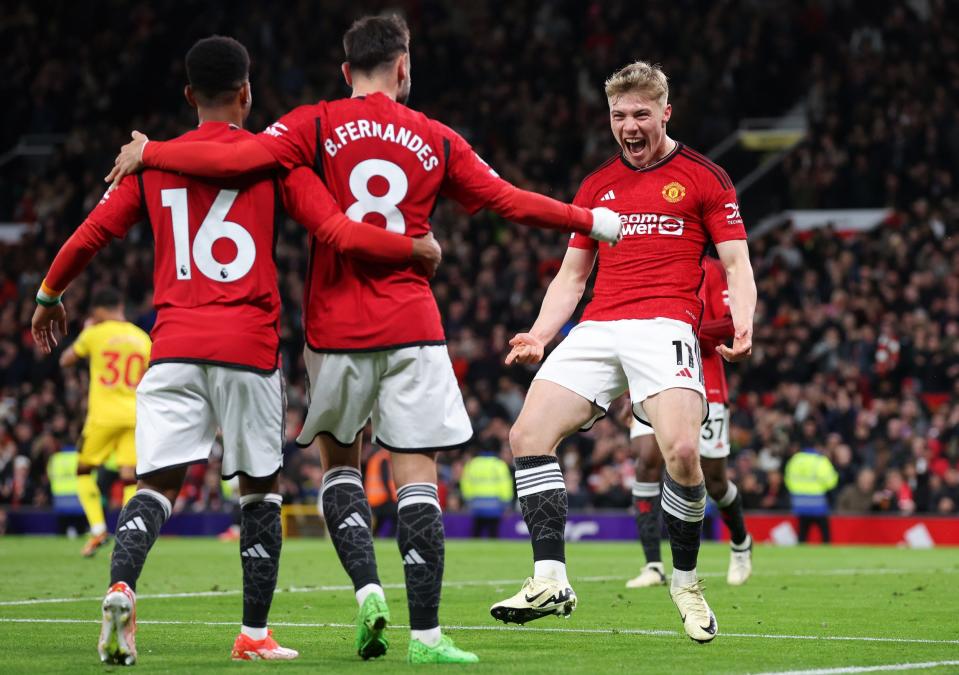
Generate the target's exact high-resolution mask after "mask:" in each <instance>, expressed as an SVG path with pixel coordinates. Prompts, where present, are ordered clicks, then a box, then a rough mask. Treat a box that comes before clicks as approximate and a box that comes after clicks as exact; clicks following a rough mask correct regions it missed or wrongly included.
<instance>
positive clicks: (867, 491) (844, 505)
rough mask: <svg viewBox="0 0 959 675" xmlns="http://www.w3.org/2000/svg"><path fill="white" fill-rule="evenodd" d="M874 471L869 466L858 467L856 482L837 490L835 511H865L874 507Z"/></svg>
mask: <svg viewBox="0 0 959 675" xmlns="http://www.w3.org/2000/svg"><path fill="white" fill-rule="evenodd" d="M875 492H876V472H875V471H873V470H872V469H870V468H868V467H867V468H865V469H860V471H859V474H858V475H857V476H856V482H855V483H850V484H849V485H847V486H846V487H844V488H843V489H842V490H841V491H840V492H839V497H838V498H837V499H836V512H837V513H865V512H867V511H873V510H875V508H876V502H875Z"/></svg>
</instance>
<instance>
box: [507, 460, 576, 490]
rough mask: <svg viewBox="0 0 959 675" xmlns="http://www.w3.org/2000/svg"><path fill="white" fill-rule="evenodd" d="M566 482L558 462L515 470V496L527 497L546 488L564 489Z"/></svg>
mask: <svg viewBox="0 0 959 675" xmlns="http://www.w3.org/2000/svg"><path fill="white" fill-rule="evenodd" d="M565 489H566V482H565V481H564V480H563V472H562V471H561V470H560V468H559V463H558V462H550V463H549V464H543V465H542V466H534V467H533V468H532V469H517V470H516V496H517V497H528V496H529V495H534V494H536V493H537V492H546V491H547V490H565Z"/></svg>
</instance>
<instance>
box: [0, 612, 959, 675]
mask: <svg viewBox="0 0 959 675" xmlns="http://www.w3.org/2000/svg"><path fill="white" fill-rule="evenodd" d="M0 623H50V624H57V623H97V624H98V623H100V622H99V621H98V620H96V619H11V618H6V617H0ZM137 623H138V624H144V625H149V624H157V625H167V626H236V625H237V622H236V621H163V620H152V621H151V620H149V619H148V620H138V621H137ZM270 625H271V626H278V627H286V628H355V627H356V626H355V625H354V624H352V623H299V622H287V621H277V622H270ZM390 625H391V627H392V628H409V626H407V625H403V624H390ZM444 628H447V629H449V630H471V631H492V632H519V633H573V634H580V635H583V634H585V635H645V636H649V637H682V636H684V635H685V634H684V633H680V632H679V631H673V630H653V629H644V628H623V629H619V628H527V627H525V626H499V625H489V626H456V625H448V626H444ZM719 636H720V637H729V638H752V639H761V640H814V641H826V642H836V641H840V642H892V643H907V644H932V645H959V640H930V639H925V638H895V637H857V636H855V635H775V634H769V633H720V634H719ZM780 675H783V674H780Z"/></svg>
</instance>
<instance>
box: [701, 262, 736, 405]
mask: <svg viewBox="0 0 959 675" xmlns="http://www.w3.org/2000/svg"><path fill="white" fill-rule="evenodd" d="M703 269H704V270H705V272H706V275H705V277H704V278H703V285H702V286H701V287H700V289H699V297H700V299H701V300H702V301H703V322H706V321H710V322H712V321H716V320H718V319H723V318H725V317H728V316H729V287H728V285H727V283H726V270H725V269H724V268H723V265H722V263H721V262H719V260H717V259H716V258H713V257H712V256H706V257H705V258H704V259H703ZM730 326H731V320H730ZM733 332H734V331H733V330H732V329H731V328H730V330H729V331H728V335H727V336H728V337H732V335H733ZM715 345H716V342H715V340H712V339H705V338H702V337H701V338H700V346H701V350H700V351H701V352H702V359H703V381H704V382H705V385H706V400H707V401H709V402H710V403H727V402H728V401H729V391H728V388H727V386H726V369H725V367H724V366H723V357H722V356H720V355H719V354H717V353H716V349H715Z"/></svg>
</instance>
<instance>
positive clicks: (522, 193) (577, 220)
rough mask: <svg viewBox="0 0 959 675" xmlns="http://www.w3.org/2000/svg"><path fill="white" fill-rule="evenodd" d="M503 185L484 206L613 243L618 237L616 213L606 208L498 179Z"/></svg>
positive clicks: (522, 221)
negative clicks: (567, 200)
mask: <svg viewBox="0 0 959 675" xmlns="http://www.w3.org/2000/svg"><path fill="white" fill-rule="evenodd" d="M502 183H503V185H502V187H501V189H500V190H499V191H498V192H497V194H496V195H495V196H494V197H493V199H492V200H490V202H489V203H488V204H487V208H489V209H490V210H492V211H493V212H495V213H497V214H499V215H501V216H503V217H504V218H506V219H507V220H512V221H514V222H517V223H520V224H522V225H532V226H535V227H543V228H547V229H558V230H563V231H564V232H575V233H577V234H585V235H586V236H587V237H592V238H593V239H596V240H597V241H604V242H607V243H609V244H615V243H617V242H618V241H619V240H620V239H622V232H621V228H622V223H621V222H620V220H619V215H618V214H617V213H615V212H614V211H610V210H609V209H607V208H604V207H600V208H596V209H592V210H589V209H585V208H583V207H581V206H575V205H573V204H565V203H563V202H560V201H557V200H555V199H553V198H552V197H547V196H545V195H541V194H538V193H536V192H529V191H528V190H521V189H520V188H518V187H516V186H515V185H512V184H510V183H507V182H506V181H502Z"/></svg>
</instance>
